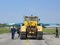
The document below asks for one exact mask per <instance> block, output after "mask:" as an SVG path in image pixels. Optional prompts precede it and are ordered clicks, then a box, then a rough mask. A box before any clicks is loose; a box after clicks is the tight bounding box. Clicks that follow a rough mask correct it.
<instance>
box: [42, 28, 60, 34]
mask: <svg viewBox="0 0 60 45" xmlns="http://www.w3.org/2000/svg"><path fill="white" fill-rule="evenodd" d="M43 32H44V33H46V34H56V28H44V29H43ZM58 32H59V34H60V28H58Z"/></svg>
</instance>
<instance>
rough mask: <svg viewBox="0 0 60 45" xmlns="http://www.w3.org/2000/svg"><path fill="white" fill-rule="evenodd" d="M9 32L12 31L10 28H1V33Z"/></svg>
mask: <svg viewBox="0 0 60 45" xmlns="http://www.w3.org/2000/svg"><path fill="white" fill-rule="evenodd" d="M9 32H10V30H9V28H4V27H2V28H0V34H3V33H9Z"/></svg>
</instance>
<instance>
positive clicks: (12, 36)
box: [11, 26, 16, 39]
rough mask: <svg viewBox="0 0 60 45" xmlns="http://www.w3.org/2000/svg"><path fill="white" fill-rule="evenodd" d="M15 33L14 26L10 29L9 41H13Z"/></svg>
mask: <svg viewBox="0 0 60 45" xmlns="http://www.w3.org/2000/svg"><path fill="white" fill-rule="evenodd" d="M15 32H16V29H15V28H14V26H13V27H12V28H11V39H14V36H15Z"/></svg>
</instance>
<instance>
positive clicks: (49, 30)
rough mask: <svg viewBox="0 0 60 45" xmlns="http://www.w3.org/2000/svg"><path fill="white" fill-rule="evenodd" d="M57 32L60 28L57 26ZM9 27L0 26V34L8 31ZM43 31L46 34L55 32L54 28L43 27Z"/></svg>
mask: <svg viewBox="0 0 60 45" xmlns="http://www.w3.org/2000/svg"><path fill="white" fill-rule="evenodd" d="M58 31H59V34H60V28H58ZM9 32H10V29H9V28H4V27H2V28H0V34H3V33H9ZM43 32H44V33H46V34H55V33H56V28H43Z"/></svg>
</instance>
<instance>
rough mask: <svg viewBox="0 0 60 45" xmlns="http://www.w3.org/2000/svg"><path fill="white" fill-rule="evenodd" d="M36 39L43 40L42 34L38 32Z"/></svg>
mask: <svg viewBox="0 0 60 45" xmlns="http://www.w3.org/2000/svg"><path fill="white" fill-rule="evenodd" d="M37 39H38V40H42V39H43V32H38V33H37Z"/></svg>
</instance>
